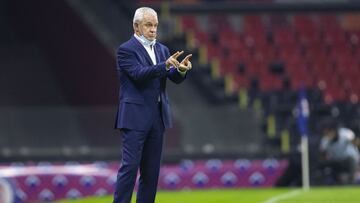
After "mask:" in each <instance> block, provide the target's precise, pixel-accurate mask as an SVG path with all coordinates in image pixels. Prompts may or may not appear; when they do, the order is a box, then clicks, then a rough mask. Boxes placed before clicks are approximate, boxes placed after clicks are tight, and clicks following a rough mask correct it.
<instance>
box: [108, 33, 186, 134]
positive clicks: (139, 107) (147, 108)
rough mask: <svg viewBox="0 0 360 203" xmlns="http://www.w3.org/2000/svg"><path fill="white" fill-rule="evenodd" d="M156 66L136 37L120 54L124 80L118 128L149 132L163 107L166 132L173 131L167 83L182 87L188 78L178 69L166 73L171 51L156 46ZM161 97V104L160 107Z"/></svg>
mask: <svg viewBox="0 0 360 203" xmlns="http://www.w3.org/2000/svg"><path fill="white" fill-rule="evenodd" d="M154 49H155V56H156V62H157V64H156V65H153V63H152V61H151V58H150V56H149V54H148V53H147V51H146V49H145V48H144V47H143V45H142V44H141V43H140V42H139V41H138V40H137V39H136V38H135V37H134V36H132V37H131V39H130V40H128V41H127V42H125V43H123V44H121V45H120V47H119V48H118V50H117V71H118V75H119V80H120V88H119V96H120V98H119V108H118V111H117V116H116V123H115V128H119V129H122V128H127V129H134V130H148V129H150V127H151V126H152V123H153V121H154V118H155V116H157V114H158V113H157V112H158V109H157V108H159V105H161V114H162V120H163V123H164V126H165V128H170V127H172V120H171V111H170V105H169V100H168V96H167V94H166V91H165V89H166V80H167V78H169V79H170V80H171V81H173V82H175V83H181V82H182V81H183V80H184V79H185V77H184V76H182V75H181V74H180V73H179V72H178V71H177V70H176V69H175V68H171V69H170V70H168V71H167V70H166V65H165V61H166V59H167V58H169V56H170V53H169V49H168V48H167V47H166V46H164V45H163V44H161V43H159V42H156V44H155V46H154ZM159 97H160V103H159Z"/></svg>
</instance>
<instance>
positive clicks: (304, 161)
mask: <svg viewBox="0 0 360 203" xmlns="http://www.w3.org/2000/svg"><path fill="white" fill-rule="evenodd" d="M297 107H298V118H297V121H298V128H299V132H300V134H301V167H302V188H303V190H309V189H310V173H309V140H308V129H307V120H308V117H309V115H310V109H309V103H308V100H307V99H306V92H305V89H304V88H302V89H301V90H300V92H299V102H298V106H297Z"/></svg>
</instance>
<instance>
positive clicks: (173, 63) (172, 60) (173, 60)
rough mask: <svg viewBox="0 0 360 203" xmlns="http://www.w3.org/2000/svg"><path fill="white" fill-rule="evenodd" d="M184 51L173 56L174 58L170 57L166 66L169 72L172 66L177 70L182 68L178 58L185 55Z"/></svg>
mask: <svg viewBox="0 0 360 203" xmlns="http://www.w3.org/2000/svg"><path fill="white" fill-rule="evenodd" d="M183 53H184V51H177V52H176V53H175V54H173V55H172V56H170V57H169V58H168V59H167V60H166V62H165V64H166V69H167V70H169V69H170V66H174V67H175V68H179V66H180V63H179V61H178V60H177V58H178V57H179V56H180V55H181V54H183Z"/></svg>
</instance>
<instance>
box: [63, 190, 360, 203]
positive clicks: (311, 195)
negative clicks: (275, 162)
mask: <svg viewBox="0 0 360 203" xmlns="http://www.w3.org/2000/svg"><path fill="white" fill-rule="evenodd" d="M104 202H108V203H111V202H112V197H109V196H108V197H100V198H87V199H81V200H73V201H60V202H58V203H104ZM220 202H221V203H242V202H244V203H359V202H360V187H319V188H312V189H311V190H310V191H307V192H306V191H303V190H301V189H285V188H283V189H237V190H195V191H179V192H169V191H159V192H158V194H157V197H156V203H220ZM132 203H135V196H134V197H133V199H132Z"/></svg>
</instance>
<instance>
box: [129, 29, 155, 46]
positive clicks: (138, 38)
mask: <svg viewBox="0 0 360 203" xmlns="http://www.w3.org/2000/svg"><path fill="white" fill-rule="evenodd" d="M134 37H135V38H136V39H137V40H138V41H139V42H140V43H141V44H142V45H143V46H145V47H149V48H151V46H150V45H149V44H148V43H147V42H146V41H145V40H144V39H142V38H141V37H139V36H138V35H137V34H135V33H134ZM155 43H156V39H155V40H154V43H153V44H152V45H155Z"/></svg>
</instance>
